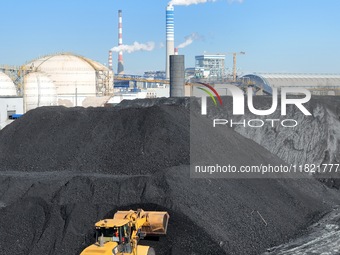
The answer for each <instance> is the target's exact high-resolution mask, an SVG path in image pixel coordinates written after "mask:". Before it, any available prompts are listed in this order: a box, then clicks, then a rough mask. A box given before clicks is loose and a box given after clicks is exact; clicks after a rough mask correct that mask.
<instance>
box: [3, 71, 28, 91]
mask: <svg viewBox="0 0 340 255" xmlns="http://www.w3.org/2000/svg"><path fill="white" fill-rule="evenodd" d="M30 71H31V67H24V66H9V65H2V66H0V72H2V73H4V74H6V75H7V76H8V77H9V78H10V80H11V81H12V82H13V83H14V85H15V87H16V91H17V95H18V96H22V94H23V83H24V76H25V75H26V74H28V73H29V72H30Z"/></svg>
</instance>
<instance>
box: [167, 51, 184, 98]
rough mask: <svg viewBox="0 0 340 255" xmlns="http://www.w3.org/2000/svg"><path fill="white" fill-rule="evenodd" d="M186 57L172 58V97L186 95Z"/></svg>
mask: <svg viewBox="0 0 340 255" xmlns="http://www.w3.org/2000/svg"><path fill="white" fill-rule="evenodd" d="M184 86H185V68H184V55H171V56H170V97H184V95H185V89H184Z"/></svg>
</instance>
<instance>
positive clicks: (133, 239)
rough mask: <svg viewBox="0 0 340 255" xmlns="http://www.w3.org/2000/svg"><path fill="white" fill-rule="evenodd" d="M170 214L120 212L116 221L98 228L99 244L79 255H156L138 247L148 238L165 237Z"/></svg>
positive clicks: (149, 250)
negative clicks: (142, 240) (140, 242)
mask: <svg viewBox="0 0 340 255" xmlns="http://www.w3.org/2000/svg"><path fill="white" fill-rule="evenodd" d="M168 222H169V214H168V213H167V212H158V211H143V210H141V209H138V210H137V211H132V210H130V211H118V212H116V213H115V215H114V217H113V219H105V220H101V221H98V222H97V223H96V224H95V228H96V243H95V244H92V245H90V246H89V247H87V248H85V250H83V252H82V253H81V254H80V255H99V254H100V255H129V254H130V255H155V251H154V249H153V248H152V247H149V246H144V245H139V244H138V242H139V240H141V239H143V238H144V237H146V236H164V235H166V231H167V228H168Z"/></svg>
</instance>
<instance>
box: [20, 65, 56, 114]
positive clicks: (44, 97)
mask: <svg viewBox="0 0 340 255" xmlns="http://www.w3.org/2000/svg"><path fill="white" fill-rule="evenodd" d="M52 105H57V90H56V86H55V85H54V83H53V82H52V80H51V79H50V78H49V77H48V76H47V75H45V74H43V73H39V72H33V73H29V74H28V75H26V76H25V78H24V107H25V111H26V112H27V111H29V110H32V109H35V108H37V107H40V106H52Z"/></svg>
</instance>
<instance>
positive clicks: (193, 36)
mask: <svg viewBox="0 0 340 255" xmlns="http://www.w3.org/2000/svg"><path fill="white" fill-rule="evenodd" d="M184 39H185V41H184V42H182V43H181V44H180V45H178V46H177V48H179V49H181V48H184V47H187V46H188V45H190V44H192V43H193V42H194V41H197V40H201V39H202V36H200V35H199V34H197V33H192V34H191V35H188V36H186V37H184Z"/></svg>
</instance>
